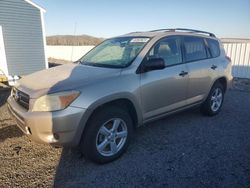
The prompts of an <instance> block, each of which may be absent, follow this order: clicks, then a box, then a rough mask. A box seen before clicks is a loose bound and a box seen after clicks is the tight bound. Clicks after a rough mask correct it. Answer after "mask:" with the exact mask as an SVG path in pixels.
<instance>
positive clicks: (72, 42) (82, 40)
mask: <svg viewBox="0 0 250 188" xmlns="http://www.w3.org/2000/svg"><path fill="white" fill-rule="evenodd" d="M103 40H104V39H103V38H96V37H92V36H88V35H78V36H74V35H55V36H48V37H46V42H47V45H54V46H56V45H64V46H84V45H93V46H96V45H97V44H99V43H101V42H102V41H103Z"/></svg>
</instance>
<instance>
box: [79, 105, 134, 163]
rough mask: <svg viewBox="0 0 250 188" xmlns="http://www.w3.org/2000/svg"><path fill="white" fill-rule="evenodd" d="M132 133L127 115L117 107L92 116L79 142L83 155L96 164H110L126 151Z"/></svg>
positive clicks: (131, 124)
mask: <svg viewBox="0 0 250 188" xmlns="http://www.w3.org/2000/svg"><path fill="white" fill-rule="evenodd" d="M132 132H133V122H132V119H131V117H130V116H129V114H128V113H127V112H126V111H124V110H122V109H121V108H119V107H109V108H104V109H102V110H99V111H97V112H96V114H93V116H92V117H91V119H90V121H89V122H88V125H87V127H86V131H85V132H84V134H83V137H82V140H81V145H80V147H81V150H82V152H83V155H84V156H85V157H86V158H88V159H90V160H92V161H94V162H97V163H107V162H111V161H113V160H115V159H117V158H118V157H120V156H121V155H122V154H123V153H124V151H125V150H126V148H127V146H128V143H129V141H130V138H131V134H132Z"/></svg>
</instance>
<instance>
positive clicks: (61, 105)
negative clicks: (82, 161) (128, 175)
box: [8, 29, 232, 163]
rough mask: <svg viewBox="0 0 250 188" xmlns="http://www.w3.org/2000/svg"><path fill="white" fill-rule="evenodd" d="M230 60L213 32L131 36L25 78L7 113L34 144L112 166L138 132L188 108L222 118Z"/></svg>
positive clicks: (178, 31) (174, 31)
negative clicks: (76, 150)
mask: <svg viewBox="0 0 250 188" xmlns="http://www.w3.org/2000/svg"><path fill="white" fill-rule="evenodd" d="M231 78H232V77H231V64H230V59H229V58H228V57H227V56H226V55H225V51H224V49H223V46H222V44H221V42H220V41H219V40H218V39H217V38H216V37H215V35H214V34H212V33H208V32H204V31H197V30H190V29H163V30H155V31H149V32H134V33H129V34H126V35H123V36H119V37H115V38H111V39H107V40H105V41H104V42H103V43H101V44H100V45H98V46H97V47H95V48H94V49H92V50H91V51H90V52H89V53H87V54H86V55H85V56H83V57H82V58H81V59H80V60H79V61H78V62H76V63H74V64H66V65H63V66H58V67H55V68H51V69H47V70H43V71H40V72H36V73H34V74H31V75H28V76H25V77H23V78H22V79H21V80H20V81H19V82H18V83H17V84H16V86H15V87H14V88H13V90H12V94H11V96H10V97H9V98H8V107H9V110H10V113H11V114H12V115H13V116H14V117H15V119H16V121H17V125H18V126H19V128H20V129H21V130H22V131H23V132H24V133H25V134H26V135H28V136H29V137H30V138H31V139H32V140H34V141H37V142H40V143H49V144H52V145H62V146H71V147H72V146H79V148H80V149H81V151H82V152H83V154H84V155H85V156H86V158H88V159H91V160H93V161H95V162H98V163H106V162H110V161H112V160H114V159H116V158H118V157H119V156H121V154H122V153H123V152H124V151H125V149H126V148H127V146H128V144H129V141H130V140H131V139H132V137H133V136H132V135H133V132H134V129H135V128H136V127H138V126H141V125H143V124H144V123H146V122H149V121H153V120H156V119H159V118H162V117H164V116H166V115H170V114H172V113H175V112H179V111H182V110H185V109H188V108H190V107H194V106H199V107H200V109H201V112H202V113H203V114H205V115H209V116H213V115H216V114H218V113H219V111H220V110H221V106H222V103H223V98H224V94H225V92H226V89H227V88H228V87H229V85H230V81H231Z"/></svg>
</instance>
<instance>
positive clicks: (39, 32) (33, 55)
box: [0, 0, 48, 76]
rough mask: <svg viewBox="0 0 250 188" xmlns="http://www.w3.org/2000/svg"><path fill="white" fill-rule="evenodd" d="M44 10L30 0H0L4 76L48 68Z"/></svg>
mask: <svg viewBox="0 0 250 188" xmlns="http://www.w3.org/2000/svg"><path fill="white" fill-rule="evenodd" d="M44 13H45V10H44V9H43V8H41V7H40V6H38V5H36V4H35V3H33V2H32V1H30V0H0V69H1V70H2V71H3V72H4V73H5V75H6V76H7V75H11V76H12V75H20V76H23V75H26V74H30V73H33V72H35V71H39V70H42V69H45V68H48V62H47V57H46V52H45V48H46V36H45V29H44V19H43V14H44ZM0 72H1V71H0Z"/></svg>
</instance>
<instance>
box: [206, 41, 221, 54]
mask: <svg viewBox="0 0 250 188" xmlns="http://www.w3.org/2000/svg"><path fill="white" fill-rule="evenodd" d="M206 41H207V44H208V47H209V49H210V53H211V56H212V57H218V56H219V55H220V45H219V42H218V41H217V40H213V39H206Z"/></svg>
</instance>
